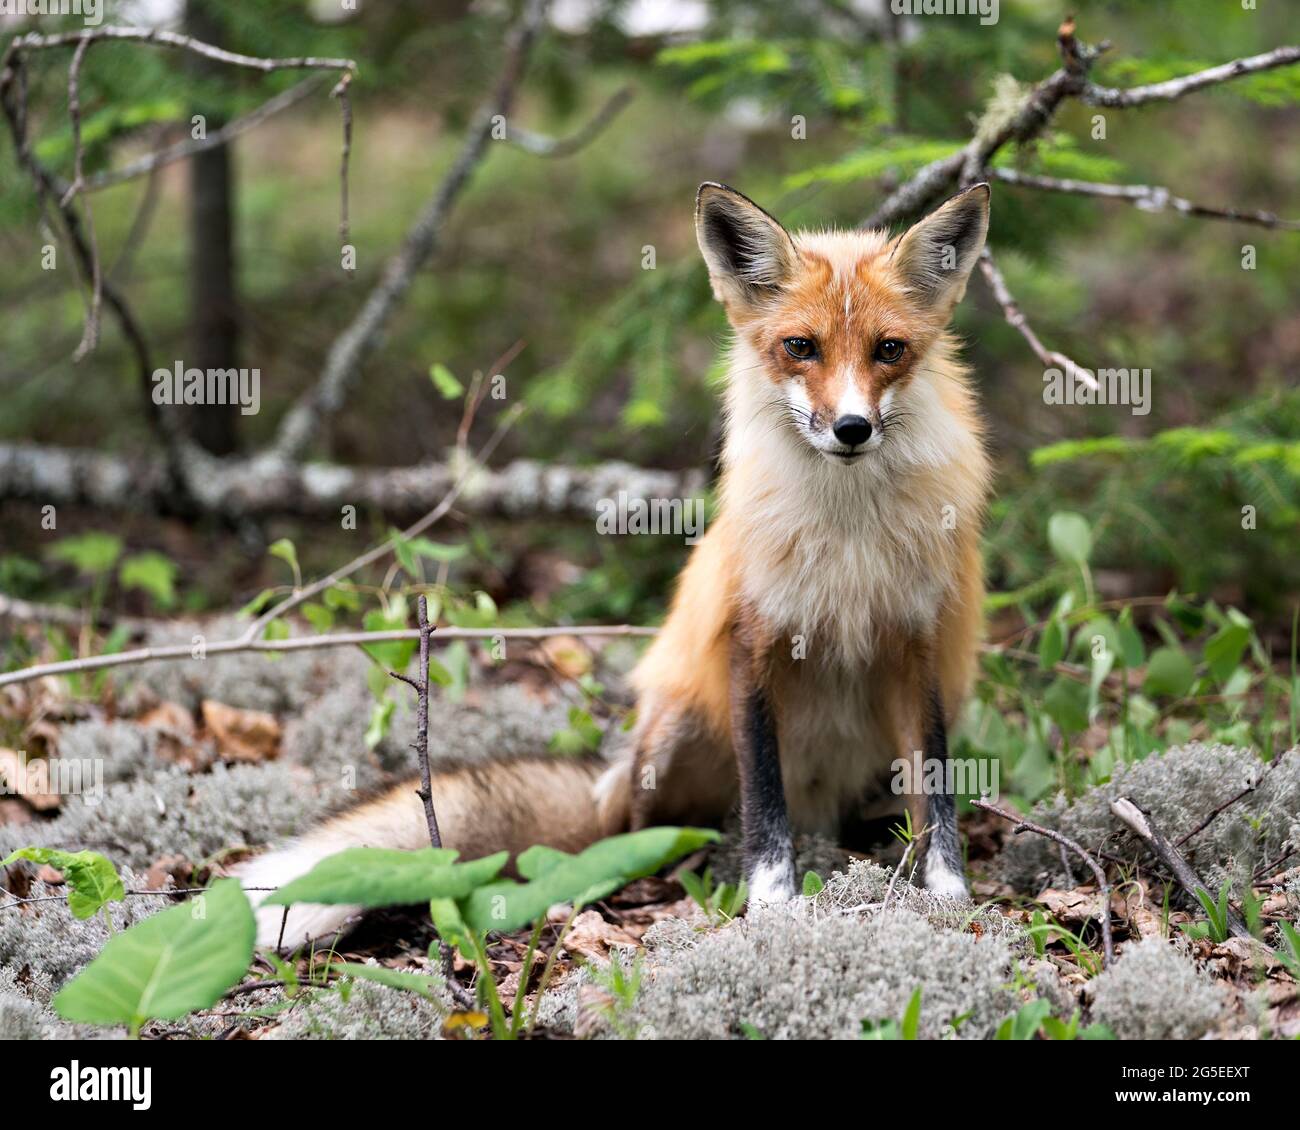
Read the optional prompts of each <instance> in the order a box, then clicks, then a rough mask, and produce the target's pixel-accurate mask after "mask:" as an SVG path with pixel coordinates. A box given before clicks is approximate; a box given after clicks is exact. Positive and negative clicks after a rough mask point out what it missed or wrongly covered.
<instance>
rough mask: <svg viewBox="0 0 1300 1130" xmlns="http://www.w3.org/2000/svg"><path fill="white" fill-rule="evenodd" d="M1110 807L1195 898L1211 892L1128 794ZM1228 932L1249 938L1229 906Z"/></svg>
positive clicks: (1242, 924)
mask: <svg viewBox="0 0 1300 1130" xmlns="http://www.w3.org/2000/svg"><path fill="white" fill-rule="evenodd" d="M1110 810H1111V812H1112V813H1113V814H1114V815H1115V817H1116V818H1117V819H1118V820H1120V821H1121V822H1122V823H1123V824H1124V825H1125V826H1126V827H1127V828H1128V829H1129V830H1130V831H1132V832H1133V834H1134V835H1135V836H1137V837H1138V839H1140V840H1142V842H1143V843H1145V844H1146V845H1147V847H1149V848H1150V849H1151V850H1152V852H1154V853H1155V855H1156V858H1157V859H1159V860H1160V862H1161V863H1163V864H1164V865H1165V866H1166V867H1168V868H1169V871H1170V873H1171V874H1172V875H1173V877H1174V878H1175V879H1176V880H1177V881H1178V884H1179V886H1181V887H1182V888H1183V889H1184V890H1185V891H1186V892H1187V893H1188V894H1189V895H1191V896H1192V897H1193V898H1197V892H1202V893H1205V894H1208V893H1209V888H1208V887H1207V886H1206V885H1205V884H1204V883H1203V882H1201V879H1200V876H1199V875H1197V874H1196V872H1195V871H1193V870H1192V866H1191V864H1190V863H1188V862H1187V860H1186V859H1184V858H1183V856H1182V855H1181V853H1180V852H1179V851H1178V848H1177V847H1175V846H1174V845H1173V844H1172V843H1170V842H1169V837H1168V836H1166V835H1165V834H1164V833H1163V832H1162V831H1161V830H1160V829H1159V828H1158V827H1156V825H1155V823H1154V822H1153V821H1152V819H1151V816H1150V814H1149V813H1147V812H1144V811H1143V810H1142V809H1141V808H1139V807H1138V806H1137V805H1136V804H1134V803H1133V801H1132V800H1130V799H1129V798H1128V797H1125V796H1121V797H1116V798H1115V799H1114V800H1113V801H1111V803H1110ZM1227 925H1228V931H1229V933H1231V934H1233V935H1234V936H1235V937H1238V938H1249V937H1250V936H1251V934H1250V931H1249V930H1248V929H1246V924H1245V923H1244V922H1242V920H1241V919H1240V918H1238V917H1237V915H1236V913H1235V912H1234V911H1233V910H1232V909H1231V908H1229V909H1228V923H1227Z"/></svg>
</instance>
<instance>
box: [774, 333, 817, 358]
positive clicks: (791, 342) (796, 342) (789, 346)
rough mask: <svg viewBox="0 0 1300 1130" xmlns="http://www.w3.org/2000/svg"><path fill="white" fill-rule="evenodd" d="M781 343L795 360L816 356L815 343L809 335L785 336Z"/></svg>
mask: <svg viewBox="0 0 1300 1130" xmlns="http://www.w3.org/2000/svg"><path fill="white" fill-rule="evenodd" d="M781 344H782V345H784V346H785V351H786V352H787V353H788V354H790V356H791V357H793V358H794V359H795V360H796V361H811V360H813V359H814V358H815V357H816V356H817V343H816V342H815V341H813V339H812V338H810V337H787V338H786V339H785V340H784V341H782V342H781Z"/></svg>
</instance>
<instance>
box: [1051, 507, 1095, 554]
mask: <svg viewBox="0 0 1300 1130" xmlns="http://www.w3.org/2000/svg"><path fill="white" fill-rule="evenodd" d="M1047 541H1048V543H1049V544H1050V545H1051V547H1052V552H1053V553H1055V554H1056V556H1057V557H1059V558H1060V559H1061V560H1062V561H1066V562H1068V563H1070V564H1071V565H1086V564H1087V563H1088V558H1089V556H1090V555H1091V554H1092V530H1091V529H1090V528H1089V526H1088V519H1087V518H1085V517H1084V516H1083V515H1082V514H1075V513H1073V512H1072V511H1068V510H1062V511H1059V512H1058V513H1056V514H1053V515H1052V517H1051V518H1050V520H1049V521H1048V523H1047Z"/></svg>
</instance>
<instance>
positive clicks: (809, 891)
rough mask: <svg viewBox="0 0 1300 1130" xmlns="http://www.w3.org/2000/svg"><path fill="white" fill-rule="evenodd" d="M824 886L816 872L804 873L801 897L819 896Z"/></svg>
mask: <svg viewBox="0 0 1300 1130" xmlns="http://www.w3.org/2000/svg"><path fill="white" fill-rule="evenodd" d="M825 886H826V884H825V883H823V882H822V877H821V876H820V875H818V874H817V872H816V871H805V872H804V876H803V896H804V898H812V896H813V895H815V894H819V893H820V892H821V891H822V889H823V888H824V887H825Z"/></svg>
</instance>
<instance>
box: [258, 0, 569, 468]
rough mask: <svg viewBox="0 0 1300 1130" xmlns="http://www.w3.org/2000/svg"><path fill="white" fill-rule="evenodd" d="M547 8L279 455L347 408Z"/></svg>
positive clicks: (338, 346) (287, 428)
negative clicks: (362, 369)
mask: <svg viewBox="0 0 1300 1130" xmlns="http://www.w3.org/2000/svg"><path fill="white" fill-rule="evenodd" d="M546 8H547V0H528V2H527V4H526V5H525V7H524V10H523V13H522V15H521V16H520V18H519V20H518V22H516V24H515V25H514V27H513V28H512V29H511V32H510V36H509V41H508V44H507V47H506V57H505V61H504V63H503V65H502V69H501V74H500V76H499V77H498V80H497V83H496V86H495V88H494V90H493V92H492V94H491V95H490V96H489V97H488V98H487V100H486V101H484V102H483V104H482V105H481V106H480V107H479V108H478V111H477V112H476V114H475V116H474V120H473V122H472V124H471V125H470V128H469V133H468V134H467V136H466V138H465V141H464V143H463V145H462V147H461V150H460V153H459V155H458V156H457V157H456V160H455V162H454V163H453V164H452V166H451V168H450V169H449V170H448V172H447V175H446V176H445V177H444V178H443V180H442V183H441V184H439V186H438V188H437V191H436V192H435V193H434V194H433V196H432V198H431V199H430V200H429V202H428V203H427V204H426V205H425V207H424V211H423V212H421V213H420V216H419V217H418V219H417V220H416V221H415V224H414V225H413V226H412V227H411V229H410V231H408V232H407V233H406V238H405V239H404V240H403V241H402V246H401V248H400V249H399V250H398V251H397V253H396V254H395V255H394V256H393V257H392V258H391V259H389V261H388V263H387V265H386V266H385V267H384V271H383V275H382V276H381V278H380V280H379V282H378V284H377V285H376V286H375V288H374V289H373V290H372V291H371V292H370V295H369V297H368V298H367V299H366V301H365V304H364V305H363V306H362V308H361V310H360V311H359V312H358V313H357V315H356V317H355V318H353V319H352V321H351V323H350V324H349V325H348V326H347V328H346V329H344V330H343V332H342V333H340V334H339V336H338V337H337V338H335V339H334V342H333V344H332V345H331V346H330V350H329V354H328V355H327V357H326V359H325V367H324V370H323V372H322V373H321V376H320V380H319V381H318V382H317V383H316V385H315V386H314V387H313V388H311V389H309V390H308V391H307V392H306V393H304V394H303V395H302V396H301V397H299V398H298V400H297V402H296V403H295V404H294V405H293V406H292V407H291V408H290V409H289V411H288V412H287V413H286V414H285V416H284V418H283V419H282V420H281V421H280V427H279V431H278V432H277V435H276V439H275V443H274V445H273V446H274V451H275V453H276V454H277V455H278V456H280V457H281V458H282V459H284V460H294V459H297V458H298V457H299V456H301V455H302V453H303V452H304V451H305V450H306V448H307V446H308V444H310V443H311V440H312V438H313V436H315V434H316V433H317V431H318V430H319V428H320V425H321V423H322V422H323V421H324V420H325V419H327V418H329V417H330V416H332V415H333V414H334V413H335V412H337V411H338V409H339V408H340V407H341V406H342V404H343V402H344V400H345V399H346V398H347V394H348V391H349V389H350V388H351V386H352V384H353V382H354V381H355V380H356V379H357V375H358V372H359V370H360V367H361V363H362V361H364V360H365V358H366V357H367V356H369V355H370V353H371V352H372V351H373V350H374V349H375V347H376V345H377V344H378V342H379V338H380V334H381V333H382V331H383V328H384V326H385V325H386V324H387V322H388V319H389V318H390V317H391V316H392V313H393V311H394V310H395V309H396V308H397V306H398V304H399V303H400V302H401V300H402V299H403V298H404V297H405V295H406V292H407V291H408V290H409V289H410V286H411V283H412V282H413V281H414V279H415V274H416V272H417V271H418V270H419V269H420V268H421V267H422V266H423V265H424V264H425V263H426V262H427V261H428V259H429V257H430V256H431V255H432V254H433V252H434V250H435V249H436V248H437V246H438V243H439V240H440V238H441V235H442V228H443V225H444V224H445V223H446V220H447V216H448V215H449V214H450V212H451V209H452V207H453V206H454V205H455V203H456V201H457V199H458V198H459V196H460V194H461V192H462V191H463V190H464V189H465V187H466V185H467V184H468V183H469V181H470V178H471V176H472V175H473V173H474V170H475V169H476V168H477V167H478V165H479V163H480V162H481V161H482V160H483V158H484V157H485V156H486V154H487V146H488V142H489V141H490V140H491V139H492V133H493V129H494V126H495V125H496V123H497V122H498V121H499V120H504V119H505V118H506V116H507V115H508V114H509V111H510V108H511V106H513V105H514V100H515V94H516V92H517V89H518V85H519V81H520V79H521V78H522V77H523V73H524V68H525V66H526V64H527V61H528V56H529V54H530V53H531V51H532V47H533V44H534V43H535V42H536V40H537V37H538V35H540V33H541V30H542V25H543V23H544V22H545V15H546Z"/></svg>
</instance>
